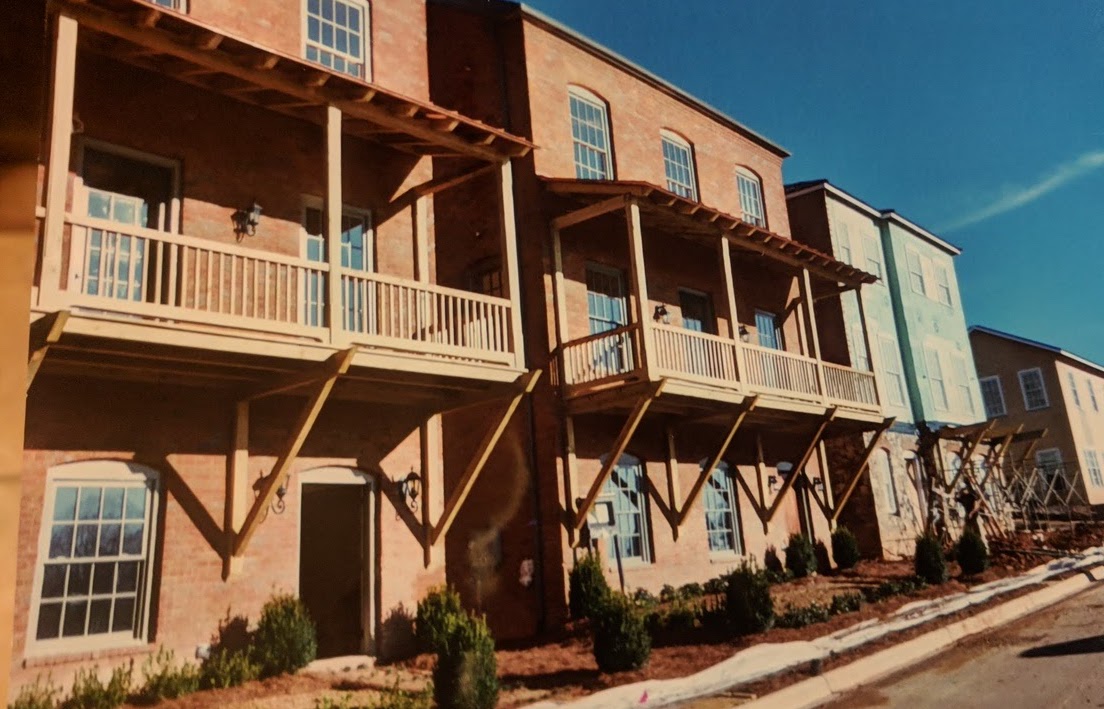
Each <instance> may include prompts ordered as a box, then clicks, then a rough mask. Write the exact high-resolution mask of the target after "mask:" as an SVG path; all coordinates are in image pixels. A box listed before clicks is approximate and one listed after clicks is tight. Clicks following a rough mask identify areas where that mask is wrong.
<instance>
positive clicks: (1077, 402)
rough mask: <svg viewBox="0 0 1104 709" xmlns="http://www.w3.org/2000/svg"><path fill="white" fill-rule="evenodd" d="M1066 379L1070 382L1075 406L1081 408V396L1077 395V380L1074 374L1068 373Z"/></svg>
mask: <svg viewBox="0 0 1104 709" xmlns="http://www.w3.org/2000/svg"><path fill="white" fill-rule="evenodd" d="M1066 378H1067V379H1068V380H1069V387H1070V394H1071V395H1072V396H1073V405H1074V406H1076V407H1077V408H1079V409H1080V408H1081V395H1080V394H1078V393H1077V380H1076V379H1075V378H1074V376H1073V372H1066Z"/></svg>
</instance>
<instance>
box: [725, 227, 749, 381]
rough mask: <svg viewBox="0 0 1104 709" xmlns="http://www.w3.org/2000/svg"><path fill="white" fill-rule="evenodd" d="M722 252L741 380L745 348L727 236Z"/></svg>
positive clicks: (733, 338)
mask: <svg viewBox="0 0 1104 709" xmlns="http://www.w3.org/2000/svg"><path fill="white" fill-rule="evenodd" d="M720 252H721V273H722V274H723V275H724V284H725V295H726V296H727V298H728V320H729V325H728V327H729V330H730V335H731V337H732V340H733V342H735V343H736V348H735V350H736V379H737V380H740V379H742V378H743V376H744V362H743V359H742V357H741V354H742V353H743V351H744V350H743V348H742V347H741V345H742V344H743V343H742V342H741V341H740V315H739V311H738V310H737V308H736V285H735V283H734V282H733V276H732V244H730V243H728V237H727V236H723V235H722V236H721V244H720Z"/></svg>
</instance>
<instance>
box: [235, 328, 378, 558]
mask: <svg viewBox="0 0 1104 709" xmlns="http://www.w3.org/2000/svg"><path fill="white" fill-rule="evenodd" d="M356 353H357V348H356V347H350V348H349V349H347V350H342V351H341V352H335V353H334V354H333V355H331V356H330V358H329V359H327V360H326V362H325V363H324V365H323V368H324V371H326V372H327V375H328V376H327V377H326V378H325V379H323V380H322V381H321V382H320V383H319V385H318V388H317V389H316V390H315V391H314V393H313V394H311V396H310V398H309V399H308V400H307V403H306V405H304V406H303V410H302V411H301V412H300V413H299V419H298V420H297V421H296V422H295V424H294V425H293V426H292V427H291V432H290V435H289V436H288V439H287V442H286V444H285V446H284V449H283V451H282V452H281V453H280V457H279V458H277V459H276V464H275V465H273V466H272V471H271V472H270V473H269V474H268V477H266V478H265V481H264V484H263V485H262V486H261V491H260V493H258V495H257V499H256V500H254V501H253V506H252V507H251V508H250V509H249V514H247V515H246V517H245V521H244V522H243V523H242V528H241V531H240V532H238V536H237V539H236V541H235V542H234V556H241V555H242V554H243V553H244V552H245V548H246V547H247V546H248V545H249V540H250V539H252V538H253V534H254V533H255V532H256V531H257V525H258V524H259V522H260V518H261V512H262V511H263V510H264V509H266V508H267V507H268V506H269V505H270V504H271V503H272V498H273V497H274V496H275V495H276V490H277V489H278V488H279V487H280V485H282V484H283V483H284V480H286V479H287V476H288V473H289V472H290V471H291V464H292V463H293V462H294V461H295V457H296V456H297V455H299V450H300V449H301V448H302V447H303V443H304V442H305V441H306V440H307V436H308V435H310V432H311V429H312V428H314V422H315V421H316V420H317V419H318V414H319V412H321V411H322V406H323V405H324V404H325V403H326V399H328V398H329V397H330V392H331V391H332V390H333V385H334V382H336V381H337V378H338V377H339V376H341V375H342V374H345V372H347V371H349V365H351V364H352V363H353V357H354V356H355V355H356Z"/></svg>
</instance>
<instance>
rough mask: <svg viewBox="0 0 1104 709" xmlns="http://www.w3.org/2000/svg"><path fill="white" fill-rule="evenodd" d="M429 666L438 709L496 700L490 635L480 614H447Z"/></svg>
mask: <svg viewBox="0 0 1104 709" xmlns="http://www.w3.org/2000/svg"><path fill="white" fill-rule="evenodd" d="M447 625H448V627H447V628H446V629H445V632H444V634H443V637H442V643H441V645H440V647H438V649H437V664H436V665H434V667H433V698H434V700H435V701H436V702H437V706H438V707H441V709H493V707H494V706H495V705H496V704H498V676H497V673H498V661H497V660H496V659H495V647H494V638H492V637H491V631H490V630H489V629H488V628H487V623H486V621H484V620H483V619H482V618H474V617H472V616H471V615H469V614H467V613H461V614H460V615H455V616H450V617H449V619H448V621H447Z"/></svg>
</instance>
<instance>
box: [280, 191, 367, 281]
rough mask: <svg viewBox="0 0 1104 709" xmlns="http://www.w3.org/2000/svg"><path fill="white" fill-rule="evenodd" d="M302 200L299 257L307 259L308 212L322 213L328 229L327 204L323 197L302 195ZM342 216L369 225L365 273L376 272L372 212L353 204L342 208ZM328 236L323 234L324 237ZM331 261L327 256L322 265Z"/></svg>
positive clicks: (323, 225)
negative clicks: (351, 217) (361, 219)
mask: <svg viewBox="0 0 1104 709" xmlns="http://www.w3.org/2000/svg"><path fill="white" fill-rule="evenodd" d="M300 197H301V198H302V206H301V208H300V210H299V256H300V258H304V259H305V258H306V257H307V227H306V222H307V210H308V209H317V210H318V211H320V212H322V229H323V231H325V228H326V202H325V200H324V199H322V198H321V197H318V196H316V195H309V194H305V195H300ZM341 216H342V217H344V216H353V217H361V218H363V219H364V222H365V223H366V224H367V225H368V232H367V234H366V235H365V236H367V237H368V243H367V244H366V245H365V249H364V250H365V254H364V255H365V259H364V271H363V272H364V273H375V272H376V227H375V224H374V223H373V222H372V212H371V210H368V209H363V208H361V207H354V206H352V205H351V204H343V205H342V206H341ZM325 236H326V235H325V234H323V237H325ZM326 248H327V249H329V244H326ZM328 260H329V253H327V254H326V261H322V262H321V263H327V262H328Z"/></svg>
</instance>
